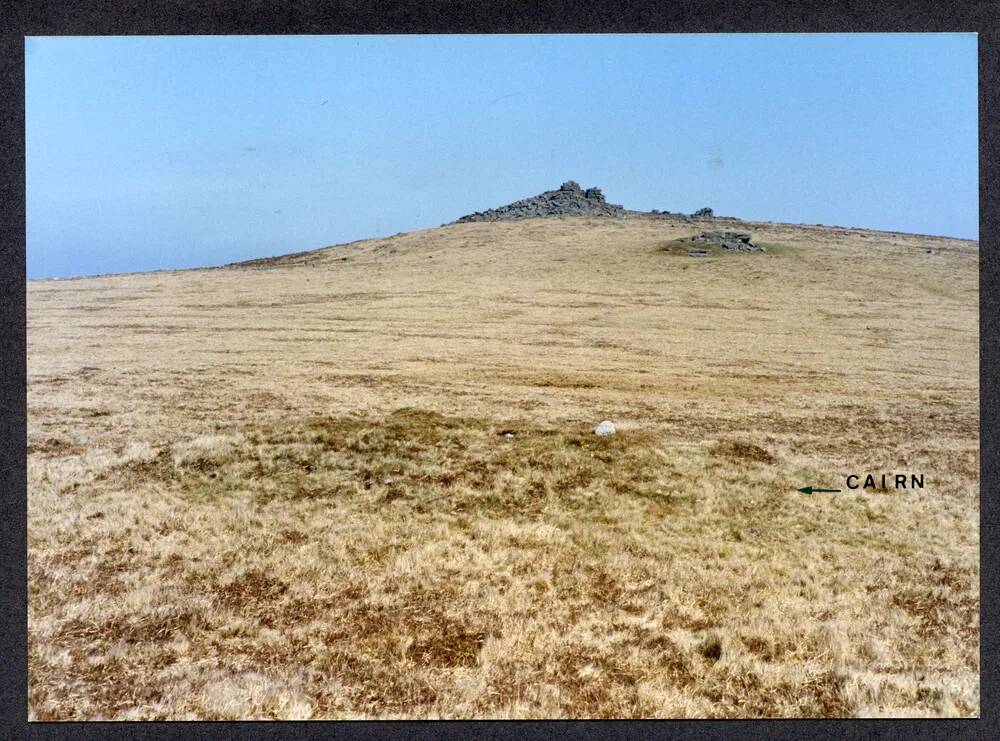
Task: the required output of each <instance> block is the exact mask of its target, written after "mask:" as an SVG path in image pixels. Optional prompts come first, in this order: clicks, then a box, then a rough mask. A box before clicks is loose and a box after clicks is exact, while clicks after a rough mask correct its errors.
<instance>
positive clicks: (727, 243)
mask: <svg viewBox="0 0 1000 741" xmlns="http://www.w3.org/2000/svg"><path fill="white" fill-rule="evenodd" d="M686 241H688V242H698V243H703V244H704V243H707V244H717V245H719V246H720V247H722V249H724V250H732V251H734V252H764V248H763V247H761V246H760V245H758V244H755V243H754V242H753V241H751V239H750V234H749V233H747V232H703V233H702V234H699V235H698V236H697V237H689V238H688V239H687V240H686Z"/></svg>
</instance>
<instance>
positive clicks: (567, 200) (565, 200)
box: [455, 180, 625, 224]
mask: <svg viewBox="0 0 1000 741" xmlns="http://www.w3.org/2000/svg"><path fill="white" fill-rule="evenodd" d="M624 213H625V209H624V208H623V207H622V206H619V205H617V204H614V203H608V202H607V201H606V200H604V194H603V193H602V192H601V189H600V188H587V190H583V188H581V187H580V186H579V185H578V184H577V183H575V182H573V181H572V180H567V181H566V182H565V183H563V184H562V185H560V186H559V189H558V190H547V191H545V192H544V193H540V194H539V195H537V196H533V197H531V198H524V199H522V200H520V201H514V202H513V203H509V204H507V205H506V206H500V207H498V208H491V209H489V210H487V211H477V212H476V213H474V214H468V215H467V216H463V217H462V218H460V219H458V220H457V221H456V222H455V223H456V224H464V223H467V222H470V221H505V220H508V219H530V218H533V217H538V216H620V215H622V214H624Z"/></svg>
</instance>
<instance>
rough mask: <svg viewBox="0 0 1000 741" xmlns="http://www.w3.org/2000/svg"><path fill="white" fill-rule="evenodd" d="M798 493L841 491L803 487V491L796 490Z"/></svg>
mask: <svg viewBox="0 0 1000 741" xmlns="http://www.w3.org/2000/svg"><path fill="white" fill-rule="evenodd" d="M796 491H801V492H802V493H803V494H812V493H813V492H814V491H833V492H836V491H841V490H840V489H819V488H817V487H815V486H803V487H802V488H801V489H796Z"/></svg>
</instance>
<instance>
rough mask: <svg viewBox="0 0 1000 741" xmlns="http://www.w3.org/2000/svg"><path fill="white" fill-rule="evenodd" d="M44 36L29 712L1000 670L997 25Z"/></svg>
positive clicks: (876, 682) (924, 689)
mask: <svg viewBox="0 0 1000 741" xmlns="http://www.w3.org/2000/svg"><path fill="white" fill-rule="evenodd" d="M23 40H24V48H23V52H24V70H23V73H24V117H25V126H24V147H25V149H24V157H25V159H24V164H25V168H26V172H25V180H24V197H25V206H26V231H25V238H26V248H25V263H26V287H25V296H26V308H25V311H26V317H27V319H26V336H27V351H26V362H27V387H26V388H27V391H26V393H27V440H26V445H27V464H26V465H27V472H26V478H27V525H26V527H27V556H26V557H27V575H28V579H27V618H28V619H27V672H28V673H27V703H28V705H27V708H26V715H27V719H28V721H29V722H35V723H41V722H51V721H57V722H64V721H192V720H205V721H244V720H246V721H249V720H320V721H340V720H347V721H357V720H363V721H372V720H473V719H474V720H524V719H529V720H542V719H557V720H576V719H761V718H818V719H830V718H851V719H857V718H862V719H864V718H920V719H925V718H979V717H980V323H979V321H980V313H979V307H980V275H979V267H980V250H979V238H980V236H979V231H980V213H979V187H980V186H979V182H980V181H979V169H978V168H979V156H980V152H979V129H978V127H979V97H978V96H979V87H978V86H979V74H980V67H979V61H978V58H977V43H978V36H977V34H976V33H972V32H962V33H957V32H947V33H944V32H936V33H794V34H790V33H623V34H617V33H588V34H428V35H423V34H386V35H377V34H373V35H292V34H290V35H186V36H181V35H177V36H171V35H141V34H140V35H120V36H115V35H90V36H86V35H26V36H24V39H23ZM984 229H985V227H984ZM986 234H987V233H986V232H985V231H984V239H986V238H987V236H985V235H986ZM19 270H20V268H19ZM984 290H985V284H984ZM22 369H23V368H22ZM984 477H985V474H984ZM984 529H985V528H984ZM22 624H23V620H22Z"/></svg>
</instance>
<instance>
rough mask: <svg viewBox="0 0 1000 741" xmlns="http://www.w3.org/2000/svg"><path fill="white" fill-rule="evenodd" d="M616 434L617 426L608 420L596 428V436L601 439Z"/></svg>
mask: <svg viewBox="0 0 1000 741" xmlns="http://www.w3.org/2000/svg"><path fill="white" fill-rule="evenodd" d="M616 432H618V430H616V429H615V426H614V425H613V424H612V423H611V422H609V421H608V420H604V421H603V422H601V423H600V424H599V425H597V427H595V428H594V434H595V435H599V436H600V437H605V436H607V435H614V434H615V433H616Z"/></svg>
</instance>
